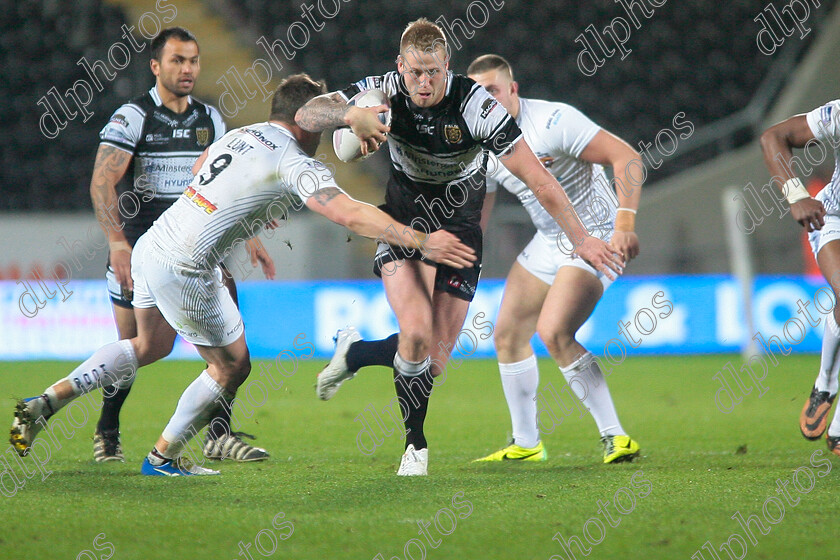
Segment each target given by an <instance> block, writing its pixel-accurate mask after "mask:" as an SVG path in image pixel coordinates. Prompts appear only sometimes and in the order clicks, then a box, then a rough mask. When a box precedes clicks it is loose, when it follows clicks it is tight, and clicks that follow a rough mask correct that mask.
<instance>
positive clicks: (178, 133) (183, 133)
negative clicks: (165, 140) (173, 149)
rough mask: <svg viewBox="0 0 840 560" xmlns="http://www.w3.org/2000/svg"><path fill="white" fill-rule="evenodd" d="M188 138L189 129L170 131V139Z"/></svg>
mask: <svg viewBox="0 0 840 560" xmlns="http://www.w3.org/2000/svg"><path fill="white" fill-rule="evenodd" d="M189 137H190V129H189V128H176V129H175V130H173V131H172V138H189Z"/></svg>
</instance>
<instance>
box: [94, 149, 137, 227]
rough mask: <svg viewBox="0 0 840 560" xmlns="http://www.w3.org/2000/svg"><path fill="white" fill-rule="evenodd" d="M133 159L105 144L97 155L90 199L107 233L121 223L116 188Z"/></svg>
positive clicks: (126, 153) (129, 155)
mask: <svg viewBox="0 0 840 560" xmlns="http://www.w3.org/2000/svg"><path fill="white" fill-rule="evenodd" d="M131 158H132V155H131V154H130V153H128V152H126V151H125V150H121V149H119V148H115V147H113V146H108V145H105V144H102V145H100V147H99V151H98V152H97V153H96V161H95V162H94V164H93V176H92V177H91V181H90V198H91V201H92V202H93V209H94V212H95V213H96V217H97V219H98V220H99V222H100V224H101V225H102V226H103V228H104V229H106V232H107V230H108V229H110V227H109V226H111V227H114V226H117V225H118V224H119V223H121V220H120V219H119V213H118V210H117V209H116V202H117V192H116V186H117V183H118V182H119V180H120V179H121V178H122V176H123V175H124V174H125V170H126V169H127V168H128V164H129V162H130V160H131ZM117 229H121V228H119V227H117Z"/></svg>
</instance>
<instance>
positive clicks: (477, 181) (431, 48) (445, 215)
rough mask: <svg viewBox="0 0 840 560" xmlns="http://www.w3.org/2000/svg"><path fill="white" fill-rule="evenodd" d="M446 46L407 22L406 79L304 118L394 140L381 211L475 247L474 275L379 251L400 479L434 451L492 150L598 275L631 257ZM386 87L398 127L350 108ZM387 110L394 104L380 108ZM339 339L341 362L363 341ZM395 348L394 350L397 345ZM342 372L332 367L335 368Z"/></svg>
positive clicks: (310, 126) (319, 101)
mask: <svg viewBox="0 0 840 560" xmlns="http://www.w3.org/2000/svg"><path fill="white" fill-rule="evenodd" d="M448 53H449V51H448V47H447V44H446V38H445V36H444V34H443V32H442V31H441V29H440V28H439V27H438V26H437V25H435V24H434V23H432V22H430V21H428V20H427V19H425V18H421V19H419V20H417V21H414V22H411V23H409V24H408V26H407V27H406V29H405V30H404V32H403V34H402V36H401V38H400V51H399V56H398V58H397V71H396V72H393V71H392V72H388V73H387V74H385V75H382V76H370V77H368V78H365V79H363V80H361V81H359V82H356V83H355V84H353V85H351V86H350V87H348V88H346V89H344V90H342V91H339V92H333V93H331V94H328V95H325V96H321V97H318V98H316V99H313V100H312V101H310V102H309V103H307V105H306V106H304V107H303V108H302V109H301V110H300V111H299V112H298V115H297V122H298V124H300V125H301V126H302V127H303V128H304V129H306V130H310V131H313V132H317V131H321V130H324V129H325V128H328V127H334V126H341V125H349V126H350V127H351V128H352V130H353V132H355V133H356V135H357V136H358V137H359V138H360V139H361V140H362V141H363V145H364V146H365V147H366V148H367V149H369V150H375V149H378V147H379V145H380V144H381V143H382V142H384V141H385V139H386V133H388V134H389V136H388V147H389V152H390V156H391V161H392V169H391V177H390V180H389V181H388V185H387V190H386V195H385V205H384V206H383V208H385V209H386V211H387V212H388V213H389V214H392V215H393V216H394V217H395V218H397V219H400V220H403V221H405V222H409V223H411V224H412V225H413V226H415V227H417V224H422V227H424V228H429V229H428V230H427V231H434V230H439V229H444V230H449V231H452V232H455V233H457V234H458V236H459V238H460V239H462V240H463V241H464V242H465V243H467V244H468V245H470V246H471V247H472V248H473V249H475V251H476V255H477V256H478V260H477V261H476V264H475V266H474V267H473V268H471V269H465V270H462V271H452V270H449V269H447V268H446V267H445V266H441V265H437V266H432V265H430V264H429V263H426V262H424V261H422V260H420V256H419V255H417V254H408V253H406V252H394V251H390V250H388V249H387V248H385V247H382V248H380V250H379V251H378V252H377V255H376V258H375V260H374V270H375V272H376V273H377V274H379V275H380V276H381V277H382V281H383V284H384V287H385V292H386V295H387V297H388V302H389V303H390V305H391V308H392V309H393V311H394V314H395V315H396V317H397V322H398V324H399V327H400V333H399V337H398V340H397V337H393V338H392V339H391V340H393V343H394V344H392V346H391V347H390V348H385V349H382V351H381V354H383V355H388V354H390V355H391V356H394V358H393V362H392V364H393V367H394V385H395V389H396V392H397V397H398V399H399V403H400V407H401V409H402V414H403V418H404V424H405V427H406V442H405V445H406V446H405V453H404V454H403V456H402V459H401V462H400V467H399V470H398V471H397V474H398V475H403V476H417V475H421V476H422V475H426V474H427V471H428V446H427V442H426V438H425V434H424V433H423V424H424V421H425V416H426V411H427V407H428V402H429V396H430V394H431V391H432V386H433V379H432V378H433V376H437V375H440V374H441V373H442V372H443V371H445V367H446V363H447V360H448V358H449V349H451V348H452V347H453V345H454V343H455V339H456V337H457V336H458V333H459V332H460V331H461V327H462V325H463V324H464V319H465V318H466V315H467V310H468V307H469V302H470V301H471V300H472V299H473V296H474V294H475V289H476V286H477V284H478V278H479V273H480V267H481V262H480V261H481V244H482V234H481V229H480V216H481V207H482V204H483V199H484V194H485V177H484V175H485V165H486V157H487V156H486V152H485V150H486V151H490V152H492V153H494V154H496V155H497V156H500V157H501V160H502V162H503V163H504V165H505V166H506V167H507V168H508V169H509V170H510V171H511V172H512V173H513V174H514V175H516V176H517V177H519V178H521V179H522V180H523V181H524V182H525V184H526V185H527V186H528V188H529V189H531V190H532V191H533V192H534V195H535V196H536V198H537V199H538V200H539V201H540V202H541V203H542V204H543V206H545V207H546V208H547V209H548V210H549V211H550V212H551V214H552V215H553V216H556V217H557V218H556V219H557V223H558V224H559V225H560V227H561V228H562V229H563V230H564V231H565V232H566V233H567V234H568V235H569V237H570V238H571V239H573V240H574V241H573V243H572V250H574V251H575V252H576V253H577V255H578V256H580V257H582V258H584V259H586V260H587V261H588V262H590V263H591V264H592V266H593V267H594V268H595V269H596V270H598V271H599V272H602V273H605V274H607V275H608V276H610V277H613V276H614V275H616V274H618V273H620V271H621V268H622V266H623V263H624V260H623V258H622V257H621V256H620V255H619V254H618V253H617V252H616V251H614V250H613V249H612V248H610V247H609V246H608V245H607V244H606V243H605V242H604V241H602V240H600V239H598V238H596V237H594V236H590V235H589V233H588V232H587V231H586V229H585V227H584V225H583V224H582V223H581V221H580V219H579V217H578V216H577V214H575V211H574V208H573V207H572V205H571V204H570V202H569V199H568V197H567V196H566V194H565V193H564V192H563V189H562V188H561V186H560V185H559V184H558V182H557V180H556V179H555V178H554V177H553V176H552V175H551V174H550V173H548V172H547V171H546V169H545V168H544V167H543V166H542V165H541V164H540V162H539V160H537V158H536V157H535V156H534V153H533V152H532V151H531V149H530V148H529V147H528V145H527V143H526V142H525V140H524V139H523V138H522V134H521V132H520V130H519V128H518V127H517V126H516V123H515V122H514V121H513V119H512V118H511V117H510V115H508V114H507V113H506V112H505V110H504V108H503V107H501V106H500V105H499V103H498V102H497V101H496V100H495V99H493V98H492V97H491V96H490V95H489V94H488V93H487V92H486V91H485V90H484V88H482V87H480V86H478V85H477V84H475V83H474V82H472V81H471V80H469V79H468V78H466V77H465V76H461V75H457V74H453V73H452V72H450V71H449V57H448ZM372 88H379V89H382V90H383V91H384V92H385V93H386V95H387V96H388V98H389V101H390V106H391V116H392V120H391V125H390V128H389V127H387V126H386V125H384V124H383V123H382V122H380V120H379V119H378V118H376V115H375V113H374V112H372V111H369V110H361V109H359V108H358V107H355V106H351V105H348V103H347V101H348V100H349V99H350V98H351V97H352V96H353V95H354V94H356V93H358V92H359V91H362V90H365V89H372ZM379 110H380V111H384V110H386V107H385V106H381V107H380V108H379ZM359 338H360V337H359V335H358V333H357V332H356V331H355V330H353V329H345V330H343V331H340V332H339V334H338V336H337V355H338V356H339V357H338V358H334V361H336V360H337V361H341V362H343V359H342V358H341V357H340V355H341V354H342V353H343V352H344V349H345V348H346V347H347V346H348V345H349V344H350V343H352V342H355V341H357V340H359ZM394 345H395V346H396V347H397V348H396V349H395V352H396V353H395V354H394V353H393V346H394ZM331 364H333V362H331ZM351 375H352V373H350V372H349V371H348V370H347V368H346V364H342V367H333V368H331V370H330V371H326V370H325V371H324V372H322V373H321V374H320V375H319V381H318V394H319V396H320V397H321V398H323V399H326V398H329V397H330V396H331V395H332V394H334V393H335V390H336V389H337V387H338V386H339V385H340V384H341V383H342V382H343V381H344V380H345V379H347V378H348V377H350V376H351Z"/></svg>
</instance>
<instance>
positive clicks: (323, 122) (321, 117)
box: [296, 93, 350, 132]
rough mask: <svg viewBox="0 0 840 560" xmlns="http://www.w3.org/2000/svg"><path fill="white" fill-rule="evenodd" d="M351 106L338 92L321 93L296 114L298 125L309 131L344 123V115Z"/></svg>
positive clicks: (318, 130) (317, 130)
mask: <svg viewBox="0 0 840 560" xmlns="http://www.w3.org/2000/svg"><path fill="white" fill-rule="evenodd" d="M349 107H350V106H349V105H347V102H345V101H344V98H343V97H341V96H340V95H339V94H338V93H332V94H327V95H321V96H318V97H316V98H314V99H311V100H309V102H308V103H307V104H306V105H304V106H303V107H301V108H300V109H299V110H298V112H297V115H296V117H297V118H296V121H297V124H298V126H300V127H301V128H302V129H304V130H307V131H309V132H321V131H322V130H324V129H326V128H330V127H334V126H341V125H343V124H344V115H345V113H347V109H348V108H349Z"/></svg>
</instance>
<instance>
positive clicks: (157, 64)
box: [149, 58, 160, 76]
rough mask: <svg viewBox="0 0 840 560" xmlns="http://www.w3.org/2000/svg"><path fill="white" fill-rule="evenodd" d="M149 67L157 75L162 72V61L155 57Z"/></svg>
mask: <svg viewBox="0 0 840 560" xmlns="http://www.w3.org/2000/svg"><path fill="white" fill-rule="evenodd" d="M149 67H150V68H151V69H152V74H154V75H155V76H157V75H159V74H160V62H159V61H157V60H155V59H154V58H153V59H151V60H150V61H149Z"/></svg>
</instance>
